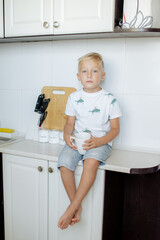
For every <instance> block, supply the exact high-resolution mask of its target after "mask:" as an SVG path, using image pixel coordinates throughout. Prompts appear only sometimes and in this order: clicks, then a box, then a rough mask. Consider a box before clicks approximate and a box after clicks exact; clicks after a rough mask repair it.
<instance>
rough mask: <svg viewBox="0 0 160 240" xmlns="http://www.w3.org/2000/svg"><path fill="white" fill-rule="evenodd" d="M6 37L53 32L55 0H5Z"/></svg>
mask: <svg viewBox="0 0 160 240" xmlns="http://www.w3.org/2000/svg"><path fill="white" fill-rule="evenodd" d="M4 4H5V37H11V36H32V35H33V36H34V35H45V34H52V33H53V13H52V9H53V0H42V1H37V0H23V1H18V0H5V3H4Z"/></svg>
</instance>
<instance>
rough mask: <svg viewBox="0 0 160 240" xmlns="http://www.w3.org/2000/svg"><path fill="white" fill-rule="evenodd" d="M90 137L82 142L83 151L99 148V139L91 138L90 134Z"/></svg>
mask: <svg viewBox="0 0 160 240" xmlns="http://www.w3.org/2000/svg"><path fill="white" fill-rule="evenodd" d="M90 135H91V138H90V139H88V140H86V141H84V144H83V149H84V150H89V149H92V148H97V147H100V142H99V138H97V137H93V136H92V134H90Z"/></svg>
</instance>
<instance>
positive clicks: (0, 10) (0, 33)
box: [0, 0, 4, 38]
mask: <svg viewBox="0 0 160 240" xmlns="http://www.w3.org/2000/svg"><path fill="white" fill-rule="evenodd" d="M3 37H4V34H3V0H0V38H3Z"/></svg>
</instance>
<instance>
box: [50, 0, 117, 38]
mask: <svg viewBox="0 0 160 240" xmlns="http://www.w3.org/2000/svg"><path fill="white" fill-rule="evenodd" d="M114 9H115V1H114V0H54V8H53V10H54V12H53V16H54V22H55V21H56V23H57V28H56V27H54V33H55V34H65V33H87V32H107V31H113V26H114ZM55 26H56V24H55Z"/></svg>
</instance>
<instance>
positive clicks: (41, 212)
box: [3, 154, 104, 240]
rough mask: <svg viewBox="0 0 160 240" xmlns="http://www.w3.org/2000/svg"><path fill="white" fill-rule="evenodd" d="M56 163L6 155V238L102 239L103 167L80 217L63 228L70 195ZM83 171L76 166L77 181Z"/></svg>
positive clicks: (4, 164)
mask: <svg viewBox="0 0 160 240" xmlns="http://www.w3.org/2000/svg"><path fill="white" fill-rule="evenodd" d="M56 165H57V163H55V162H51V161H50V162H48V161H44V160H37V159H31V158H26V157H20V156H14V155H8V154H4V155H3V173H4V174H3V177H4V213H5V237H6V238H5V239H6V240H22V239H23V240H28V239H29V240H63V239H65V240H71V239H76V240H81V239H83V240H101V239H102V223H103V199H104V170H98V173H97V178H96V181H95V183H94V185H93V187H92V188H91V190H90V191H89V193H88V194H87V196H86V198H85V199H84V201H83V203H82V208H83V211H82V216H81V221H80V222H79V223H77V224H75V225H74V226H73V227H71V226H69V227H68V228H67V229H66V230H61V229H59V228H58V227H57V223H58V220H59V218H60V216H61V215H62V214H63V213H64V211H65V210H66V208H67V206H68V204H69V199H68V196H67V194H66V192H65V189H64V187H63V184H62V181H61V177H60V173H59V170H57V166H56ZM38 167H41V168H38ZM38 169H39V170H38ZM41 170H42V171H41ZM81 172H82V167H80V166H79V167H77V170H76V172H75V176H76V184H77V185H78V183H79V180H80V177H81Z"/></svg>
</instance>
